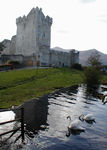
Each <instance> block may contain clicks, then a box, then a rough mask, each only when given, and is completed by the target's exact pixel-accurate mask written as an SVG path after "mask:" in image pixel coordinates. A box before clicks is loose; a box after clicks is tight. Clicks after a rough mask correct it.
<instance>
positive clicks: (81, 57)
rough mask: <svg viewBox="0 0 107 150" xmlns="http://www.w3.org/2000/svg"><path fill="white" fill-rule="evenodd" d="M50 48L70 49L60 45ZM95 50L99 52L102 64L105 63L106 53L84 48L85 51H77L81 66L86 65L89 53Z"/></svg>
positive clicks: (106, 60)
mask: <svg viewBox="0 0 107 150" xmlns="http://www.w3.org/2000/svg"><path fill="white" fill-rule="evenodd" d="M52 49H55V50H58V51H64V52H69V51H70V49H63V48H60V47H54V48H52ZM95 51H97V52H98V53H99V54H100V56H101V57H100V58H101V62H102V64H104V65H107V54H104V53H101V52H100V51H98V50H96V49H90V50H85V51H79V52H80V54H79V62H80V64H82V65H83V66H85V65H87V64H86V62H87V59H88V58H89V56H90V55H91V53H92V52H95Z"/></svg>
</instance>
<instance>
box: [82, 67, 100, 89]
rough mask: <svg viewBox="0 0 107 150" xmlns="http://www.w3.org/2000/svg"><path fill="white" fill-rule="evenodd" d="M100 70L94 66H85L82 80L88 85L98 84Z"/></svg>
mask: <svg viewBox="0 0 107 150" xmlns="http://www.w3.org/2000/svg"><path fill="white" fill-rule="evenodd" d="M100 80H101V72H100V71H99V70H98V69H96V68H95V67H87V68H86V69H85V71H84V82H85V83H86V84H87V85H88V86H95V85H98V84H100Z"/></svg>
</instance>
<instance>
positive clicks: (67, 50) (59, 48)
mask: <svg viewBox="0 0 107 150" xmlns="http://www.w3.org/2000/svg"><path fill="white" fill-rule="evenodd" d="M51 49H52V50H53V49H54V50H57V51H63V52H69V51H70V49H63V48H61V47H53V48H51Z"/></svg>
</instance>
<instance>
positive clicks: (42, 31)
mask: <svg viewBox="0 0 107 150" xmlns="http://www.w3.org/2000/svg"><path fill="white" fill-rule="evenodd" d="M16 25H17V33H16V35H15V36H13V37H12V39H11V41H9V40H6V41H5V43H7V44H5V45H6V48H5V49H4V51H3V53H2V56H1V60H2V63H6V62H7V61H8V60H16V61H19V62H21V63H23V64H25V65H27V66H28V65H30V66H31V65H32V66H57V67H62V66H67V67H69V66H71V65H72V64H73V63H79V52H78V51H75V50H69V51H58V50H56V49H50V43H51V25H52V18H50V17H49V16H45V15H44V14H43V12H42V9H41V8H40V9H39V8H38V7H36V8H33V9H32V10H31V11H30V13H29V14H28V15H27V16H23V17H19V18H17V19H16Z"/></svg>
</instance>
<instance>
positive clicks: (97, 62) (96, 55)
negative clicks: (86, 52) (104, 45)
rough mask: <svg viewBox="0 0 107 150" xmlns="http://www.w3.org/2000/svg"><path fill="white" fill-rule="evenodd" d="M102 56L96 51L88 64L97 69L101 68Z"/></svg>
mask: <svg viewBox="0 0 107 150" xmlns="http://www.w3.org/2000/svg"><path fill="white" fill-rule="evenodd" d="M100 57H101V56H100V54H99V53H98V52H97V51H95V52H93V53H92V54H91V56H90V57H89V58H88V60H87V64H88V65H90V66H92V67H97V68H99V67H100V66H101V59H100Z"/></svg>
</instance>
